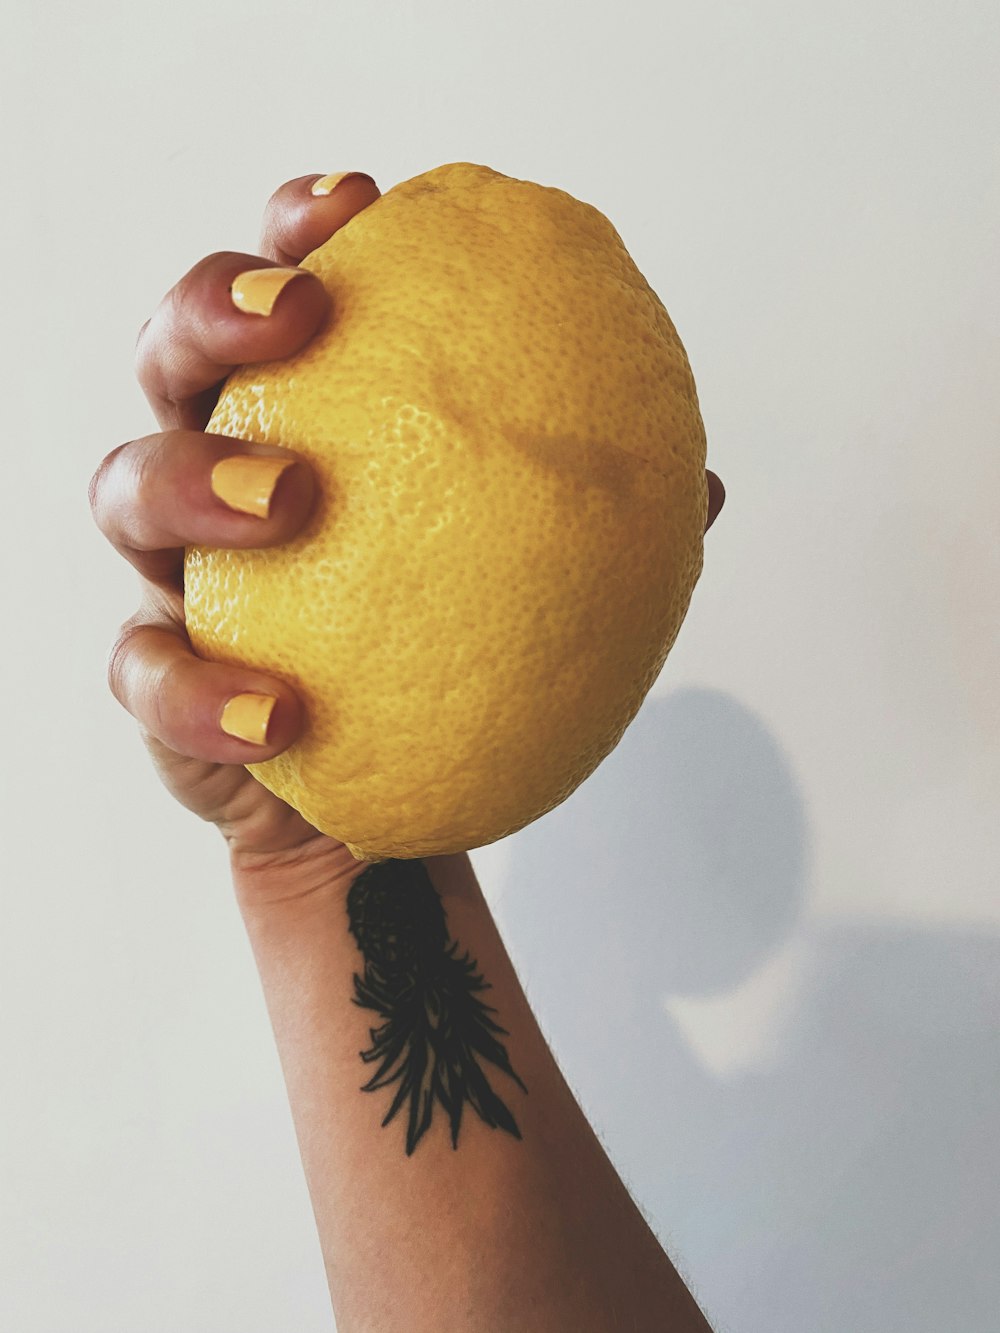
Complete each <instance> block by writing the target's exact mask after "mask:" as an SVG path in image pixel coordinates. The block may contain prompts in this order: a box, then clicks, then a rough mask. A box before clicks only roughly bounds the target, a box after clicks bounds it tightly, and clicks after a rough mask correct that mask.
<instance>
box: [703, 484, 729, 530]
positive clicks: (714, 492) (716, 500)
mask: <svg viewBox="0 0 1000 1333" xmlns="http://www.w3.org/2000/svg"><path fill="white" fill-rule="evenodd" d="M705 477H706V479H707V481H708V516H707V518H706V520H705V531H706V532H707V531H708V530H709V528H710V527H711V526H712V524H713V523H714V522H715V520H716V519H717V518H718V517H719V513H720V511H721V509H722V506H723V505H724V504H725V503H726V488H725V486H723V484H722V478H721V477H718V476H716V474H715V473H714V472H709V471H708V470H707V469H706V471H705Z"/></svg>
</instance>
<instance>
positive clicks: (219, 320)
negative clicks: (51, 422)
mask: <svg viewBox="0 0 1000 1333" xmlns="http://www.w3.org/2000/svg"><path fill="white" fill-rule="evenodd" d="M329 308H330V301H329V297H328V296H327V294H326V290H325V289H324V287H323V284H322V283H321V282H320V280H319V279H318V278H317V277H314V275H313V274H311V273H307V272H306V270H305V269H298V268H287V267H285V268H282V267H279V266H277V265H274V264H269V263H268V262H267V260H265V259H261V258H259V256H257V255H244V254H238V253H235V252H233V251H222V252H220V253H218V254H214V255H209V256H208V258H207V259H203V260H201V262H200V263H198V264H196V265H195V266H194V268H193V269H191V271H190V272H189V273H187V274H185V276H184V277H183V278H182V279H181V280H180V282H179V283H177V285H176V286H175V287H173V288H171V290H170V291H169V292H168V293H167V295H166V296H165V297H164V298H163V300H162V301H161V302H160V304H159V305H158V306H157V308H156V310H155V311H154V313H153V316H152V318H151V319H149V320H148V321H147V322H146V323H145V324H144V325H143V326H142V328H141V329H140V331H139V339H138V342H137V344H136V351H135V364H136V375H137V376H138V379H139V384H140V385H141V387H142V390H143V392H144V393H145V395H146V397H147V398H148V400H149V402H150V405H151V406H152V408H153V411H154V412H155V414H156V419H157V421H158V422H159V423H160V425H161V426H162V427H163V428H164V429H168V428H170V427H174V426H181V427H186V428H188V429H190V430H201V429H204V427H205V425H206V423H207V421H208V419H209V417H210V416H211V414H212V408H213V407H214V406H215V402H216V399H217V397H218V391H219V386H220V385H221V384H222V382H223V380H225V378H226V376H227V375H228V374H229V373H230V371H232V370H233V369H234V367H236V366H239V365H244V364H246V363H248V362H255V361H275V360H281V359H283V358H284V357H288V356H291V355H292V353H293V352H297V351H298V350H299V348H301V347H304V346H305V344H306V343H307V342H308V341H309V339H310V338H311V337H312V336H313V334H314V333H315V332H316V330H317V329H318V328H319V326H320V324H321V323H322V321H323V319H324V318H325V316H326V314H327V312H328V310H329Z"/></svg>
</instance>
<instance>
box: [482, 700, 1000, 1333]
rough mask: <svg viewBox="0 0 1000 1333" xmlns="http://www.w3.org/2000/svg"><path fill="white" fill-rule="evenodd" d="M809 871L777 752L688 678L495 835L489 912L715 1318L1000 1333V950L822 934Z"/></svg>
mask: <svg viewBox="0 0 1000 1333" xmlns="http://www.w3.org/2000/svg"><path fill="white" fill-rule="evenodd" d="M807 863H808V829H807V824H806V818H805V812H804V809H803V804H802V800H801V797H800V795H799V792H798V789H797V787H796V784H795V781H794V779H793V777H792V774H791V772H790V770H789V766H788V764H787V762H786V760H785V759H784V757H783V756H782V753H781V751H780V749H779V747H778V746H777V744H776V743H775V741H774V739H773V738H772V737H771V736H770V735H769V734H768V732H767V730H766V729H765V728H764V727H763V726H762V724H761V723H760V722H759V721H758V720H757V719H756V718H754V717H753V716H752V714H750V713H749V712H748V711H747V710H746V709H745V708H743V707H742V706H741V705H740V704H738V703H737V702H736V701H734V700H733V699H731V698H729V697H727V696H725V695H722V694H719V693H715V692H712V691H707V690H682V691H678V692H676V693H674V694H673V695H671V696H668V697H667V698H647V700H646V702H645V703H644V705H643V707H642V709H641V711H640V713H639V716H638V717H637V718H636V720H635V722H634V723H633V725H632V726H631V727H630V728H629V730H628V731H627V732H626V734H625V737H624V738H623V740H622V741H621V743H620V744H619V746H618V747H617V749H616V750H615V751H614V752H613V753H612V754H611V755H610V756H609V757H608V758H607V759H606V760H605V762H604V763H603V764H602V765H601V767H600V768H599V769H598V770H597V772H596V773H594V774H593V775H592V776H591V778H590V779H588V781H587V782H586V783H584V785H583V786H582V787H580V788H579V789H578V790H577V791H576V792H575V793H574V794H573V796H571V797H570V798H569V800H568V801H566V802H564V803H563V805H561V806H559V807H558V808H557V809H556V810H554V811H552V812H551V813H550V814H549V815H547V816H546V817H545V818H544V819H542V820H540V821H538V822H537V823H536V824H533V825H530V826H529V827H528V828H527V829H525V830H523V831H522V832H521V833H519V834H518V835H516V837H514V838H512V839H511V841H510V861H509V863H508V871H507V873H506V875H505V876H504V882H503V883H502V885H500V886H498V887H499V889H500V893H499V898H498V902H497V907H496V915H497V920H498V923H499V925H500V928H501V930H502V932H503V934H504V937H505V939H506V941H507V943H508V946H509V948H510V951H511V955H512V957H513V958H514V960H515V963H516V965H517V968H518V972H519V974H520V975H521V977H522V980H523V982H524V985H525V988H526V990H527V992H528V994H529V996H530V998H531V1000H532V1003H533V1005H534V1006H535V1009H536V1012H537V1013H538V1016H539V1018H540V1021H541V1022H542V1024H543V1027H544V1029H545V1031H546V1033H547V1035H548V1036H549V1038H550V1041H551V1043H552V1046H553V1049H554V1050H555V1052H556V1054H557V1056H558V1058H559V1061H560V1064H561V1066H562V1068H563V1070H564V1072H565V1074H566V1076H567V1078H568V1080H569V1082H570V1084H571V1085H572V1086H573V1088H574V1089H575V1091H576V1092H577V1094H578V1096H579V1097H580V1099H581V1101H582V1103H583V1105H584V1107H585V1108H586V1110H587V1112H588V1115H589V1116H590V1118H591V1120H592V1122H593V1124H594V1126H595V1128H596V1129H597V1130H598V1132H599V1133H600V1134H601V1135H602V1136H603V1137H604V1139H605V1142H606V1143H607V1144H608V1146H609V1149H610V1151H611V1153H612V1156H613V1158H614V1160H615V1164H616V1166H617V1167H618V1169H619V1170H620V1171H621V1172H622V1174H623V1176H624V1178H625V1180H626V1183H628V1184H629V1187H630V1189H631V1190H632V1192H633V1194H634V1195H635V1197H636V1198H637V1200H638V1201H639V1202H640V1204H641V1205H642V1207H643V1208H644V1210H645V1211H646V1214H647V1216H648V1217H649V1219H650V1222H651V1224H652V1225H653V1227H654V1229H655V1230H656V1231H657V1234H658V1235H659V1236H660V1238H661V1240H662V1241H663V1242H664V1244H665V1245H666V1247H667V1249H668V1251H670V1253H671V1254H672V1255H673V1256H674V1258H675V1259H676V1260H677V1262H678V1265H679V1266H680V1267H681V1269H682V1271H683V1272H684V1273H685V1276H686V1277H687V1278H688V1280H689V1281H690V1282H691V1283H692V1285H693V1288H694V1290H695V1291H696V1293H697V1294H698V1296H699V1298H700V1300H701V1301H702V1304H703V1305H704V1307H705V1309H706V1310H707V1312H708V1313H709V1315H710V1317H711V1318H713V1320H715V1321H716V1323H717V1325H718V1327H719V1329H720V1330H726V1331H727V1333H826V1331H827V1330H829V1331H830V1333H844V1330H845V1329H849V1330H851V1333H893V1331H894V1330H897V1329H898V1330H904V1329H905V1330H906V1331H907V1333H943V1331H944V1330H948V1329H955V1330H956V1331H957V1330H959V1329H961V1330H962V1333H996V1330H997V1328H1000V1323H998V1315H997V1311H998V1309H1000V1280H998V1266H997V1265H996V1264H995V1263H994V1261H993V1258H992V1256H993V1254H994V1252H995V1246H996V1244H997V1241H998V1235H997V1223H998V1209H997V1203H996V1199H997V1195H998V1189H997V1179H998V1168H1000V1135H998V1133H997V1132H996V1123H997V1122H996V1116H997V1112H996V1105H997V1102H998V1098H1000V1041H998V1036H997V1024H996V1015H997V1013H998V1012H1000V1005H998V1002H997V1001H998V998H1000V997H998V994H997V991H998V989H1000V986H998V976H1000V941H998V940H996V939H994V938H988V937H987V938H984V937H982V936H978V937H970V936H968V935H959V934H954V933H949V932H947V931H942V930H924V929H908V928H906V927H904V926H899V927H893V926H886V925H884V924H879V925H875V924H872V923H868V922H858V923H857V924H851V923H845V922H844V921H838V922H837V923H836V924H823V922H822V921H820V922H817V921H815V920H812V919H811V918H810V917H809V916H808V914H804V913H802V912H801V907H802V903H803V897H804V893H805V884H806V873H807V868H808V865H807ZM942 892H943V893H944V892H947V886H946V885H943V886H942ZM774 977H777V981H776V982H773V980H772V981H769V980H768V978H772V979H773V978H774ZM762 978H763V979H764V980H763V981H761V979H762ZM762 986H763V988H764V990H765V991H766V990H767V987H768V986H771V989H772V991H773V992H774V996H776V999H775V998H772V1001H771V1002H770V1004H769V1005H768V1004H767V1003H763V1004H762V1000H761V987H762ZM775 986H776V987H777V989H776V990H775ZM765 999H766V996H765ZM748 1009H749V1010H750V1012H751V1019H750V1020H749V1026H748V1019H747V1010H748ZM762 1027H763V1028H766V1029H768V1031H767V1032H765V1033H764V1037H765V1038H767V1039H766V1040H762V1035H761V1030H760V1029H761V1028H762ZM744 1032H745V1033H746V1038H747V1040H746V1043H745V1044H744V1042H743V1040H742V1034H743V1033H744ZM713 1034H714V1035H713ZM990 1182H992V1183H990Z"/></svg>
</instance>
